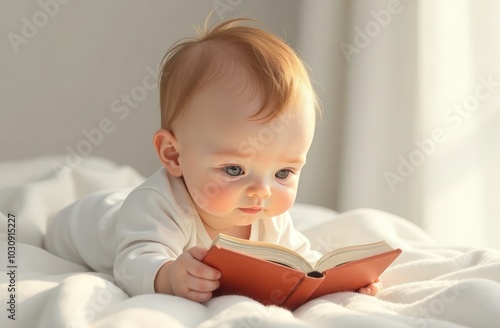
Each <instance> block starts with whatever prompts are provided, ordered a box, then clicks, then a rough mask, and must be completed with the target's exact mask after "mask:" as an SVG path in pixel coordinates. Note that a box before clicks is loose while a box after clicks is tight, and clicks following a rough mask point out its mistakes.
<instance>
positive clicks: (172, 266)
mask: <svg viewBox="0 0 500 328" xmlns="http://www.w3.org/2000/svg"><path fill="white" fill-rule="evenodd" d="M206 253H207V250H206V249H205V248H202V247H198V246H195V247H192V248H190V249H188V250H187V251H185V252H184V253H182V254H181V255H180V256H179V257H178V258H177V259H176V260H175V261H170V262H167V263H165V264H164V265H163V266H162V267H161V268H160V270H159V271H158V273H157V274H156V278H155V283H154V285H155V292H157V293H163V294H170V295H177V296H181V297H184V298H187V299H190V300H192V301H195V302H205V301H208V300H209V299H210V298H211V297H212V291H213V290H215V289H217V287H219V278H220V276H221V273H220V272H219V271H218V270H216V269H214V268H212V267H210V266H208V265H206V264H205V263H203V262H201V261H202V260H203V259H204V258H205V255H206Z"/></svg>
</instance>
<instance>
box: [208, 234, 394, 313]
mask: <svg viewBox="0 0 500 328" xmlns="http://www.w3.org/2000/svg"><path fill="white" fill-rule="evenodd" d="M400 253H401V249H393V248H392V247H391V246H390V245H389V244H387V243H386V242H385V241H380V242H377V243H372V244H365V245H355V246H348V247H342V248H338V249H335V250H332V251H330V252H328V253H326V254H325V255H323V257H322V258H321V259H320V260H319V261H318V262H317V263H316V265H315V266H312V265H311V264H309V263H308V262H307V261H306V260H305V259H304V258H303V257H302V256H300V255H299V254H297V253H295V252H294V251H292V250H290V249H288V248H286V247H283V246H279V245H275V244H270V243H264V242H256V241H249V240H245V239H239V238H235V237H230V236H226V235H223V234H219V236H218V237H217V238H216V239H215V240H214V241H213V243H212V246H211V247H210V249H209V251H208V253H207V255H206V256H205V259H204V260H203V262H204V263H206V264H208V265H210V266H212V267H214V268H216V269H218V270H219V271H220V272H221V273H222V277H221V278H220V286H219V288H218V289H217V290H215V291H214V296H219V295H227V294H239V295H245V296H248V297H251V298H253V299H255V300H257V301H259V302H261V303H263V304H266V305H269V304H274V305H279V306H283V307H285V308H288V309H290V310H294V309H296V308H297V307H299V306H300V305H302V304H303V303H305V302H307V301H308V300H310V299H313V298H316V297H319V296H323V295H326V294H330V293H334V292H340V291H355V290H357V289H359V288H361V287H364V286H367V285H369V284H370V283H372V282H374V281H375V280H376V279H377V278H378V277H379V276H380V275H381V274H382V273H383V272H384V271H385V269H387V267H388V266H389V265H390V264H391V263H392V262H393V261H394V260H395V259H396V258H397V257H398V256H399V254H400Z"/></svg>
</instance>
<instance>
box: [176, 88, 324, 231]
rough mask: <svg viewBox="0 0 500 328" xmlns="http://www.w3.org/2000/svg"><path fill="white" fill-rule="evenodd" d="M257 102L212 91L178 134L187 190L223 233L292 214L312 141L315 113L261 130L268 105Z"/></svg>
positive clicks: (284, 118) (300, 111)
mask: <svg viewBox="0 0 500 328" xmlns="http://www.w3.org/2000/svg"><path fill="white" fill-rule="evenodd" d="M250 94H251V93H249V92H245V91H243V92H239V93H238V92H232V93H231V92H228V91H227V90H220V89H219V90H215V89H208V90H205V91H203V92H202V93H200V94H198V95H197V96H196V97H195V98H194V99H193V102H192V103H191V104H190V106H189V109H188V111H187V112H186V116H185V117H183V118H182V120H181V121H180V123H179V125H178V126H177V127H176V128H174V133H175V135H176V137H177V140H178V143H179V164H180V166H181V169H182V175H183V177H184V181H185V184H186V187H187V189H188V190H189V193H190V194H191V197H192V198H193V201H194V203H195V205H196V207H197V210H198V212H199V214H200V217H201V218H202V220H203V221H204V222H205V224H208V225H209V226H210V227H211V228H212V229H214V230H218V231H219V232H221V231H224V230H227V229H231V228H232V227H234V226H245V225H249V224H251V223H252V222H254V221H256V220H259V219H266V218H270V217H273V216H276V215H279V214H282V213H284V212H285V211H287V210H288V209H289V208H290V207H291V205H292V204H293V202H294V200H295V196H296V193H297V185H298V182H299V176H300V171H301V168H302V167H303V166H304V164H305V161H306V154H307V152H308V150H309V147H310V145H311V142H312V139H313V134H314V126H315V112H314V109H313V108H307V109H306V108H294V109H293V110H287V111H286V113H285V114H283V115H281V116H280V117H278V118H277V119H274V120H273V121H271V122H268V123H260V122H254V121H251V120H250V119H249V117H250V116H251V115H252V114H255V113H256V112H257V111H258V110H259V109H260V106H261V104H262V99H261V97H259V96H255V95H254V96H250ZM297 106H300V105H297Z"/></svg>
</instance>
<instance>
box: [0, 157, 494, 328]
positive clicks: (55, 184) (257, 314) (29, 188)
mask: <svg viewBox="0 0 500 328" xmlns="http://www.w3.org/2000/svg"><path fill="white" fill-rule="evenodd" d="M55 161H58V162H59V163H64V158H60V157H52V158H40V159H34V160H29V161H19V162H9V163H4V164H0V212H1V213H0V221H1V223H0V224H1V226H0V234H1V245H0V252H1V253H2V256H1V264H0V265H1V270H2V271H6V272H2V273H1V280H0V298H1V304H2V306H3V308H2V309H1V311H0V313H1V318H0V322H1V325H0V326H1V327H10V326H12V327H68V328H69V327H106V328H107V327H136V326H137V327H138V326H140V327H142V328H147V327H159V326H162V327H385V328H387V327H499V326H500V252H499V251H498V250H493V249H470V250H469V249H459V248H456V247H455V248H452V247H444V246H442V245H436V244H435V243H434V242H433V240H432V239H431V238H430V237H429V236H428V235H427V234H426V233H425V232H423V231H422V230H421V229H419V228H418V227H416V226H415V225H413V224H411V223H409V222H407V221H405V220H404V219H401V218H399V217H396V216H394V215H391V214H388V213H385V212H381V211H376V210H370V209H360V210H356V211H350V212H346V213H341V214H339V215H335V213H334V212H333V211H329V210H327V209H322V208H318V207H313V206H305V205H297V206H295V207H294V209H293V211H292V216H293V217H294V221H295V222H296V226H297V227H298V228H299V229H300V230H302V231H303V232H304V233H305V234H306V235H307V236H308V237H309V238H310V240H311V242H312V244H313V246H314V247H315V248H317V249H319V250H320V251H325V250H327V249H330V248H333V247H337V246H342V245H349V244H355V243H365V242H372V241H377V240H380V239H385V240H387V241H388V242H389V243H390V244H391V245H392V246H394V247H400V248H401V249H403V254H402V255H401V256H400V257H399V258H398V259H397V260H396V262H394V263H393V265H392V266H391V267H390V268H389V269H388V270H387V271H386V272H385V273H384V275H383V276H382V278H383V281H384V286H385V288H384V289H383V290H382V291H381V292H380V293H379V294H378V295H377V296H375V297H372V296H366V295H360V294H357V293H337V294H332V295H327V296H324V297H322V298H319V299H316V300H313V301H310V302H309V303H307V304H304V305H303V306H302V307H300V308H299V309H297V310H296V311H294V312H293V313H292V312H290V311H287V310H285V309H282V308H279V307H274V306H268V307H266V306H263V305H261V304H259V303H257V302H255V301H253V300H251V299H248V298H246V297H242V296H223V297H218V298H214V299H212V300H210V301H209V302H207V303H205V304H197V303H194V302H191V301H188V300H186V299H182V298H179V297H174V296H168V295H142V296H136V297H132V298H130V297H128V296H127V295H126V294H125V293H124V292H123V291H122V290H120V289H119V288H118V287H117V286H116V285H115V284H114V283H113V277H112V276H109V275H105V274H98V273H93V272H90V271H89V269H88V268H85V267H82V266H80V265H77V264H74V263H70V262H68V261H66V260H63V259H61V258H58V257H56V256H54V255H52V254H50V253H48V252H47V251H45V250H44V249H43V235H44V233H45V229H46V224H47V220H48V219H49V218H50V217H52V216H53V215H54V214H55V213H56V212H57V211H58V210H59V209H60V208H62V207H63V206H65V205H67V204H69V203H70V202H72V201H74V200H76V199H77V198H79V197H81V196H83V195H85V194H87V193H89V192H92V191H96V190H101V189H106V188H121V187H133V186H135V185H137V184H139V183H140V182H141V181H142V180H143V177H141V176H140V175H139V174H137V173H136V172H135V171H134V170H133V169H131V168H129V167H118V166H116V165H115V164H113V163H110V162H108V161H105V160H102V159H97V158H90V159H87V160H85V161H84V162H83V163H80V164H79V165H78V166H76V167H74V168H73V169H70V170H66V171H64V170H63V171H58V170H57V165H55V167H56V168H54V167H53V166H54V165H53V164H54V163H55ZM9 215H10V219H11V220H10V221H9ZM14 216H15V223H16V227H15V235H14V234H11V235H10V245H12V244H13V241H14V239H15V243H16V246H17V247H16V249H15V253H11V255H13V257H10V258H9V257H7V256H6V254H8V246H9V245H8V244H9V238H8V228H9V225H8V223H9V222H10V223H12V222H13V219H14ZM11 232H12V231H11ZM8 260H12V261H13V262H12V263H9V262H8ZM9 266H12V267H13V268H11V267H9ZM11 270H14V271H13V273H12V271H11ZM9 273H10V275H9ZM12 288H15V292H16V293H15V294H14V293H13V292H11V291H12ZM11 294H12V295H14V296H15V298H14V300H15V305H14V306H12V305H11V304H12V301H11V304H9V303H7V302H9V301H10V300H11ZM14 296H13V297H14ZM9 309H13V310H14V311H12V310H11V312H9V311H7V310H9ZM12 314H14V317H15V321H14V320H12V319H10V318H9V317H8V316H9V315H12Z"/></svg>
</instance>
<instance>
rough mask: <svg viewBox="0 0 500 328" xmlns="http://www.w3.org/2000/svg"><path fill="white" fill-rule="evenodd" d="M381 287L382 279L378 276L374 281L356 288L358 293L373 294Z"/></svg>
mask: <svg viewBox="0 0 500 328" xmlns="http://www.w3.org/2000/svg"><path fill="white" fill-rule="evenodd" d="M382 288H384V286H383V285H382V280H380V277H379V278H377V280H375V281H374V282H372V283H371V284H369V285H368V286H366V287H362V288H360V289H359V290H358V293H360V294H366V295H371V296H374V295H376V294H377V293H378V292H379V291H381V290H382Z"/></svg>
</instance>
